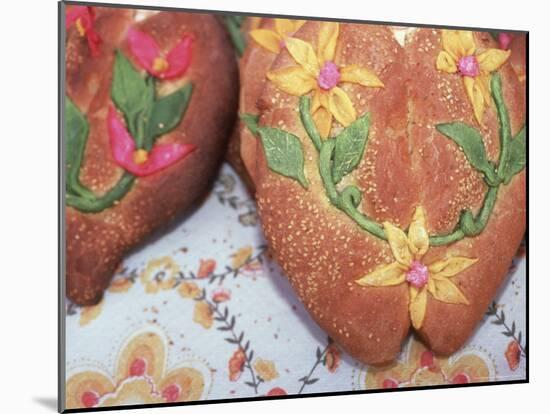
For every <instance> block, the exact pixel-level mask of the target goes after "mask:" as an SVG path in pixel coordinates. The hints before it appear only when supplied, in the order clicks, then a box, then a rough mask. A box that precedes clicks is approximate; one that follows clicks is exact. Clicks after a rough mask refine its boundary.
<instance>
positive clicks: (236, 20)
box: [223, 14, 246, 56]
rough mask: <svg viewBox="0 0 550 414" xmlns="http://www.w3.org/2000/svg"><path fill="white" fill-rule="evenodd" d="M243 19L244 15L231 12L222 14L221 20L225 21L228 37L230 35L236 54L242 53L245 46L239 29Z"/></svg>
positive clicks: (240, 54)
mask: <svg viewBox="0 0 550 414" xmlns="http://www.w3.org/2000/svg"><path fill="white" fill-rule="evenodd" d="M244 19H245V17H244V16H235V15H232V14H230V15H227V16H223V22H224V23H225V27H226V29H227V31H228V33H229V37H231V42H232V43H233V46H234V47H235V50H236V51H237V55H238V56H242V55H243V53H244V49H245V47H246V41H245V39H244V35H243V32H242V31H241V27H242V25H243V22H244Z"/></svg>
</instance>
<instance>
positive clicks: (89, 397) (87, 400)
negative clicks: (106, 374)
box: [80, 391, 99, 408]
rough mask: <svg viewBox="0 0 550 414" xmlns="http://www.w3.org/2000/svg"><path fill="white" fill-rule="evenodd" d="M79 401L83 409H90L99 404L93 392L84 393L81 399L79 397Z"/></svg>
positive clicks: (97, 397) (97, 396)
mask: <svg viewBox="0 0 550 414" xmlns="http://www.w3.org/2000/svg"><path fill="white" fill-rule="evenodd" d="M80 401H81V402H82V405H83V406H84V408H91V407H93V406H95V405H97V403H98V402H99V395H97V393H95V392H94V391H86V392H85V393H83V394H82V397H80Z"/></svg>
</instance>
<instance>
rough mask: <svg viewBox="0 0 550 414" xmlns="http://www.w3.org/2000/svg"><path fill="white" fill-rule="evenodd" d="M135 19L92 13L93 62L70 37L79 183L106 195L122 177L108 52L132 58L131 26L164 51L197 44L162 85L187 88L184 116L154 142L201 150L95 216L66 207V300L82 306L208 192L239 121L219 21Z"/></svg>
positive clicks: (179, 16)
mask: <svg viewBox="0 0 550 414" xmlns="http://www.w3.org/2000/svg"><path fill="white" fill-rule="evenodd" d="M132 13H133V12H131V11H127V10H121V9H98V10H97V19H96V26H95V27H96V30H97V32H98V33H99V35H100V36H101V38H102V40H103V42H102V44H101V55H100V56H99V57H98V58H92V57H90V56H89V54H88V52H87V49H86V48H85V47H84V46H85V44H84V43H83V39H82V38H80V37H79V36H78V35H77V34H76V33H75V32H74V29H71V30H70V31H69V33H68V43H67V85H66V86H67V94H68V96H69V97H70V98H71V99H72V100H73V101H74V102H75V104H76V105H77V106H78V107H79V108H80V109H81V111H83V112H84V113H85V115H86V117H87V119H88V122H89V125H90V132H89V136H88V144H87V147H86V151H85V155H84V160H83V163H82V169H81V173H80V180H81V181H82V183H83V184H84V185H86V186H87V187H89V188H90V189H91V190H93V191H94V192H96V193H97V194H102V193H104V192H106V191H107V190H108V189H110V188H111V187H112V186H113V184H114V183H115V182H116V181H117V180H118V179H119V177H120V176H121V175H122V173H123V170H122V169H121V168H120V167H118V166H117V165H116V164H115V162H114V160H113V158H112V156H111V150H110V146H109V137H108V133H107V121H106V118H107V112H108V108H109V105H110V88H111V79H112V65H113V56H114V50H115V49H116V48H121V50H122V51H123V52H124V53H125V54H126V55H127V56H130V54H129V53H128V52H127V50H128V47H127V45H126V43H125V34H126V31H127V30H128V28H129V27H130V25H135V27H136V28H139V30H142V31H144V32H146V33H149V34H151V35H152V36H154V38H155V39H156V41H157V42H158V44H159V46H160V48H161V49H163V50H169V49H170V48H171V47H172V46H173V45H174V44H175V43H176V42H177V41H178V40H179V39H180V38H181V36H182V35H183V34H187V33H191V34H192V35H193V36H194V41H193V54H192V59H191V64H190V67H189V69H188V70H187V72H186V74H185V75H184V76H183V77H181V78H177V79H175V80H174V81H163V82H162V83H161V85H160V87H159V90H158V93H160V94H167V93H170V92H171V91H173V90H174V89H176V88H178V87H180V86H181V85H182V84H183V83H186V82H192V83H193V94H192V97H191V100H190V103H189V106H188V108H187V111H186V113H185V115H184V118H183V119H182V121H181V123H180V124H179V125H178V126H177V127H176V128H175V129H174V130H172V131H171V132H170V133H168V134H165V135H163V136H162V137H161V138H160V139H159V142H161V143H175V142H181V143H187V144H194V145H196V146H197V149H196V150H195V151H194V152H193V153H191V154H190V155H189V156H187V157H186V158H185V159H183V160H181V161H178V162H177V163H176V164H174V165H172V166H170V167H168V168H167V169H165V170H162V171H160V172H157V173H155V174H153V175H150V176H147V177H143V178H138V179H137V180H136V182H135V184H134V186H133V187H132V189H131V190H130V192H129V193H128V194H127V195H126V196H125V197H123V198H122V199H121V200H120V202H119V203H118V204H116V205H115V206H114V207H112V208H107V209H105V210H103V211H102V212H100V213H92V214H85V213H82V212H79V211H77V210H75V209H73V208H70V207H68V208H67V211H66V223H67V227H66V229H67V230H66V232H67V233H66V241H67V262H66V275H67V279H66V280H67V286H66V292H67V296H68V297H69V299H71V300H72V301H74V302H76V303H78V304H81V305H90V304H95V303H97V302H98V301H99V300H100V299H101V297H102V294H103V291H104V289H105V288H106V287H107V286H108V283H109V281H110V279H111V277H112V275H113V273H114V272H115V269H116V268H117V266H118V265H119V263H120V261H121V260H122V258H123V256H124V254H125V253H126V252H127V251H128V250H129V249H131V248H132V247H134V246H136V245H137V244H139V243H140V242H141V241H143V240H144V239H145V238H146V237H147V236H148V235H150V234H151V233H152V232H153V231H154V230H156V229H157V228H159V227H160V226H163V225H165V224H167V223H168V222H170V221H171V220H172V219H173V218H174V217H176V215H178V214H180V213H182V212H184V211H185V210H187V209H188V208H189V207H190V206H191V205H192V204H193V203H194V202H195V201H196V200H197V198H198V197H200V196H201V195H202V194H203V193H204V192H205V191H206V190H207V188H208V185H209V183H210V182H211V180H212V179H213V177H214V175H215V174H216V169H217V166H218V165H219V162H220V161H221V159H222V156H223V153H224V150H225V143H226V140H227V137H228V134H229V132H230V128H231V127H232V125H233V121H234V117H235V113H236V106H237V93H238V91H237V88H238V74H237V67H236V62H235V57H234V55H233V49H232V46H231V44H230V41H229V39H228V36H227V34H226V32H225V30H224V28H223V27H222V26H221V25H220V24H219V23H218V21H217V20H216V18H215V17H213V16H211V15H207V14H188V13H176V12H174V13H169V12H160V13H158V14H155V15H153V16H150V17H147V18H146V19H145V20H143V21H140V22H139V23H136V22H134V21H133V19H132ZM136 67H137V66H136ZM75 68H76V69H75Z"/></svg>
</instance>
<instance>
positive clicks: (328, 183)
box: [241, 73, 526, 246]
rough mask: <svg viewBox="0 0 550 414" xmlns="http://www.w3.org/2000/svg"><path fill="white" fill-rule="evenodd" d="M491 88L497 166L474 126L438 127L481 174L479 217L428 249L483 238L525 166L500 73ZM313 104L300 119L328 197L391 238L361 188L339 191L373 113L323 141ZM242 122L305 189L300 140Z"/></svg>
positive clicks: (467, 214)
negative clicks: (503, 191)
mask: <svg viewBox="0 0 550 414" xmlns="http://www.w3.org/2000/svg"><path fill="white" fill-rule="evenodd" d="M491 90H492V97H493V101H494V103H495V106H496V108H497V115H498V118H499V126H500V134H499V135H500V155H499V162H498V165H495V163H494V162H492V161H491V160H489V159H488V157H487V154H486V151H485V146H484V144H483V138H482V135H481V133H480V132H479V131H478V130H476V129H475V128H473V127H471V126H469V125H466V124H464V123H462V122H451V123H443V124H438V125H436V129H437V130H438V131H439V132H440V133H441V134H443V135H444V136H446V137H447V138H449V139H450V140H452V141H453V142H455V144H456V145H458V146H459V147H460V149H461V150H462V151H463V152H464V155H465V156H466V159H467V160H468V161H469V162H470V164H471V165H472V167H473V168H475V169H476V170H477V171H479V172H480V173H482V174H483V176H484V179H485V182H486V184H487V187H488V189H487V193H486V194H485V198H484V201H483V205H482V207H481V208H480V210H479V211H478V213H477V215H475V216H474V213H473V212H472V211H471V210H464V211H463V212H462V213H461V216H460V219H459V222H458V224H457V226H456V228H455V229H454V230H453V231H452V232H450V233H447V234H441V235H431V236H430V245H432V246H443V245H447V244H450V243H454V242H456V241H459V240H461V239H463V238H464V237H472V236H476V235H478V234H480V233H481V232H482V231H483V229H485V227H486V225H487V222H488V221H489V217H490V216H491V213H492V211H493V208H494V206H495V203H496V199H497V195H498V190H499V187H500V185H501V184H502V183H504V184H508V183H509V182H510V180H511V179H512V177H513V176H514V175H515V174H517V173H519V172H520V171H522V170H523V168H525V165H526V130H525V126H524V127H523V128H522V129H521V130H520V131H519V133H518V134H517V135H516V136H515V137H514V138H512V133H511V128H510V118H509V115H508V110H507V108H506V105H505V104H504V99H503V95H502V83H501V78H500V75H499V74H498V73H495V74H493V75H492V78H491ZM310 105H311V102H310V98H309V97H308V96H302V97H301V98H300V103H299V110H300V119H301V121H302V124H303V126H304V129H305V130H306V132H307V134H308V136H309V138H310V139H311V142H312V143H313V145H314V147H315V148H316V149H317V151H318V152H319V174H320V176H321V180H322V182H323V186H324V188H325V191H326V194H327V197H328V199H329V200H330V202H331V203H332V204H333V205H334V206H335V207H337V208H338V209H340V210H341V211H343V212H344V213H346V214H347V215H348V216H349V217H350V218H351V219H352V220H354V221H355V222H356V223H357V224H358V225H359V226H360V227H361V228H363V229H364V230H366V231H368V232H369V233H370V234H372V235H374V236H376V237H378V238H380V239H383V240H387V238H386V235H385V232H384V229H383V227H382V225H381V224H380V223H377V222H376V221H375V220H373V219H372V218H370V217H368V216H367V215H365V214H363V213H361V212H360V211H359V210H358V207H359V204H360V203H361V198H362V195H361V192H360V190H359V188H358V187H357V186H355V185H348V186H346V187H345V188H343V189H342V190H341V191H339V190H338V189H337V187H336V185H337V184H338V183H339V182H340V181H341V180H342V178H343V177H345V176H346V175H348V174H350V173H351V172H352V171H354V170H355V168H357V166H358V165H359V162H360V161H361V159H362V158H363V154H364V151H365V148H366V145H367V142H368V134H369V126H370V117H369V114H368V113H367V114H365V115H363V116H362V117H360V118H358V119H357V120H356V121H354V122H353V123H352V124H350V125H349V126H348V127H346V128H345V129H344V130H342V131H341V132H340V133H339V134H338V135H337V136H336V137H332V138H329V139H327V140H322V139H321V137H320V135H319V132H318V131H317V129H316V127H315V123H314V121H313V118H312V116H311V111H310ZM241 119H243V120H244V121H245V124H246V125H247V126H248V128H249V129H250V130H251V131H252V133H254V134H256V131H257V132H258V133H259V136H260V138H261V139H262V143H263V146H264V152H265V156H266V160H267V164H268V166H269V168H270V169H271V170H272V171H274V172H277V173H279V174H282V175H284V176H286V177H289V178H292V179H294V180H296V181H298V182H299V183H300V184H301V185H302V186H303V187H304V188H307V180H306V178H305V175H304V172H303V169H304V155H303V150H302V146H301V142H300V140H299V138H298V137H296V136H295V135H292V134H290V133H288V132H285V131H282V130H280V129H276V128H266V127H260V128H258V125H257V123H258V117H256V116H254V115H250V114H241Z"/></svg>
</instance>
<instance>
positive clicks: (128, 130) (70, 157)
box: [65, 51, 196, 213]
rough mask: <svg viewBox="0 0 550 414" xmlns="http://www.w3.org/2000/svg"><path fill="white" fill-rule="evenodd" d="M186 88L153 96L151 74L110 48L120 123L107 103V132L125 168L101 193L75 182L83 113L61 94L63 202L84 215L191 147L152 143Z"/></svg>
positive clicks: (181, 104)
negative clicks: (64, 154) (64, 172)
mask: <svg viewBox="0 0 550 414" xmlns="http://www.w3.org/2000/svg"><path fill="white" fill-rule="evenodd" d="M192 91H193V87H192V84H190V83H187V84H185V85H184V86H183V87H181V88H180V89H178V90H176V91H175V92H173V93H171V94H170V95H166V96H162V97H156V96H155V80H154V78H152V77H150V76H147V77H145V78H143V77H142V76H141V75H140V73H139V72H138V71H137V70H136V69H135V68H134V67H133V66H132V64H131V62H130V61H129V60H128V59H127V58H126V57H125V56H124V55H123V54H122V53H121V52H120V51H117V52H116V57H115V63H114V69H113V81H112V84H111V98H112V100H113V102H114V103H115V105H116V107H117V109H118V110H120V111H121V112H122V114H123V115H124V120H125V123H124V122H123V121H122V119H121V118H120V117H119V114H118V112H117V110H116V109H115V108H114V107H112V106H111V107H110V108H109V113H108V117H107V130H108V133H109V140H110V144H111V152H112V155H113V159H114V160H115V161H116V163H117V164H118V165H119V166H121V167H122V168H124V170H125V172H124V174H123V175H122V176H121V178H120V179H119V181H118V182H117V183H116V184H115V185H114V186H113V187H112V188H111V189H110V190H109V191H107V192H106V193H105V194H103V195H102V196H97V195H95V194H94V193H93V192H92V191H90V190H89V189H87V188H85V187H84V186H83V185H82V184H80V181H79V178H78V176H79V172H80V164H81V162H82V158H83V155H84V150H85V147H86V141H87V136H88V129H89V127H88V122H87V120H86V118H85V117H84V115H83V114H82V113H81V112H80V111H79V110H78V108H76V106H75V105H74V103H72V101H71V100H70V99H69V98H68V97H66V107H65V116H66V124H65V125H66V130H67V132H66V134H65V135H66V137H67V138H66V139H67V163H66V164H67V195H66V203H67V205H68V206H71V207H73V208H76V209H78V210H80V211H83V212H85V213H97V212H100V211H103V210H104V209H106V208H109V207H112V206H113V205H115V204H116V203H117V202H118V201H119V200H120V199H122V197H124V196H125V195H126V194H127V193H128V191H130V189H131V188H132V186H133V184H134V181H135V178H136V177H144V176H148V175H151V174H154V173H156V172H158V171H161V170H163V169H165V168H167V167H168V166H170V165H172V164H173V163H175V162H177V161H179V160H181V159H183V158H185V157H186V156H187V155H188V154H190V153H191V152H192V151H193V150H195V149H196V147H195V146H194V145H191V144H180V143H175V144H155V141H156V139H158V137H160V136H161V135H164V134H166V133H167V132H170V131H171V130H172V129H174V128H175V127H177V126H178V125H179V123H180V122H181V119H182V118H183V115H184V114H185V111H186V109H187V106H188V104H189V100H190V99H191V94H192Z"/></svg>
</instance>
